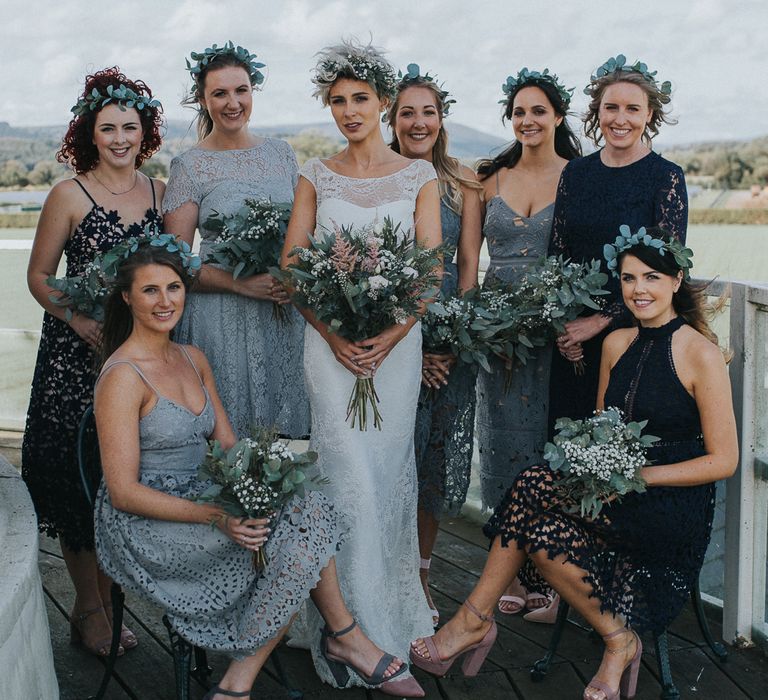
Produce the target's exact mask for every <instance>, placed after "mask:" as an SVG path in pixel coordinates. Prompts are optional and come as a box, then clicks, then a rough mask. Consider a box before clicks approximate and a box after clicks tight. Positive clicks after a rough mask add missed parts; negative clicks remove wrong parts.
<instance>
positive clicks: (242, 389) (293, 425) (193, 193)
mask: <svg viewBox="0 0 768 700" xmlns="http://www.w3.org/2000/svg"><path fill="white" fill-rule="evenodd" d="M297 172H298V168H297V164H296V157H295V156H294V154H293V151H292V150H291V147H290V146H289V145H288V144H287V143H285V142H284V141H280V140H279V139H265V140H264V141H263V142H262V143H261V144H260V145H258V146H255V147H253V148H247V149H241V150H232V151H208V150H203V149H201V148H193V149H191V150H189V151H187V152H186V153H183V154H182V155H180V156H178V157H176V158H174V159H173V161H172V162H171V173H170V176H169V178H168V187H167V188H166V190H165V197H164V199H163V211H165V212H169V211H173V210H174V209H177V208H178V207H180V206H181V205H182V204H184V203H185V202H189V201H191V202H194V203H195V204H196V205H197V206H198V207H199V216H198V230H199V231H200V236H201V239H202V240H201V245H200V255H201V256H202V258H203V261H205V258H206V256H207V254H208V252H209V251H210V248H211V245H212V243H213V241H214V240H215V238H216V234H215V233H213V232H212V231H210V230H208V229H206V228H205V226H204V223H205V221H206V220H207V219H208V218H209V217H210V215H211V214H212V213H213V212H214V211H216V212H220V213H222V214H232V213H234V212H235V211H236V210H237V209H238V208H239V207H241V206H242V204H243V201H244V200H245V199H246V197H249V198H255V199H267V198H270V199H271V200H272V201H273V202H290V201H293V189H294V187H295V185H296V182H297V179H298V174H297ZM170 233H173V232H172V231H171V232H170ZM289 315H290V318H291V323H287V324H281V323H279V322H278V321H276V320H275V319H274V318H273V317H272V303H271V302H269V301H261V300H256V299H247V298H245V297H242V296H238V295H236V294H208V293H199V294H196V293H191V294H189V295H188V297H187V303H186V308H185V310H184V316H183V317H182V319H181V321H180V322H179V325H178V326H177V328H176V335H175V340H177V341H178V342H180V343H188V344H190V345H196V346H197V347H199V348H200V349H201V350H202V351H203V352H204V353H205V354H206V356H207V357H208V359H209V360H210V362H211V367H212V368H213V374H214V377H215V379H216V387H217V388H218V391H219V394H220V395H221V400H222V403H223V404H224V408H225V409H226V412H227V415H228V416H229V419H230V421H231V422H232V427H233V428H234V430H235V434H237V435H239V436H244V435H247V434H248V433H249V432H250V428H251V425H253V424H255V423H259V424H262V425H267V426H275V427H277V429H278V431H279V432H280V433H282V434H284V435H290V436H291V437H302V436H305V435H307V434H308V433H309V401H308V399H307V395H306V392H305V389H304V371H303V354H304V351H303V348H304V319H303V318H302V317H301V315H300V314H299V313H298V312H297V311H295V310H294V309H290V310H289Z"/></svg>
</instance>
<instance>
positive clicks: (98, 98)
mask: <svg viewBox="0 0 768 700" xmlns="http://www.w3.org/2000/svg"><path fill="white" fill-rule="evenodd" d="M108 104H116V105H117V106H118V107H119V108H120V111H121V112H125V110H126V109H130V108H136V109H138V110H139V111H141V110H142V109H144V108H145V107H152V108H154V109H160V108H161V107H162V105H161V104H160V101H159V100H153V99H152V98H151V97H149V96H148V95H140V94H139V93H137V92H134V91H133V90H131V88H129V87H128V86H127V85H123V84H122V83H120V85H119V86H118V87H115V86H114V85H107V93H106V94H105V95H104V94H102V93H101V92H99V89H98V88H93V90H91V91H90V92H88V93H86V94H85V95H83V97H81V98H80V99H79V100H78V101H77V104H76V105H75V106H74V107H72V109H71V110H70V111H71V112H72V114H74V115H75V116H78V117H80V116H83V115H84V114H88V112H93V111H94V110H96V109H100V108H102V107H106V106H107V105H108Z"/></svg>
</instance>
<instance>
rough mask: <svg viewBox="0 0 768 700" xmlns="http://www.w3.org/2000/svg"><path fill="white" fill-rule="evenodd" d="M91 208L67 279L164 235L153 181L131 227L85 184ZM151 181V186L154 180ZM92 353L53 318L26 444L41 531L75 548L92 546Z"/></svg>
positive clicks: (47, 323)
mask: <svg viewBox="0 0 768 700" xmlns="http://www.w3.org/2000/svg"><path fill="white" fill-rule="evenodd" d="M75 182H76V183H77V184H78V185H79V186H80V188H81V189H82V190H83V192H84V193H85V194H86V196H87V197H88V199H90V200H91V202H92V203H93V207H92V208H91V210H90V211H89V212H88V213H87V214H86V215H85V217H84V218H83V220H82V221H81V222H80V224H79V225H78V226H77V228H76V229H75V231H74V233H73V234H72V235H71V236H70V238H69V240H68V241H67V243H66V245H65V246H64V254H65V256H66V259H67V277H72V276H75V275H79V274H81V273H82V272H83V270H84V269H85V267H86V266H87V265H88V263H90V262H93V259H94V258H95V257H96V255H98V254H99V253H103V252H106V251H107V250H109V249H110V248H112V247H114V246H115V245H117V244H118V243H120V242H122V241H123V240H125V239H126V238H130V237H131V236H137V235H139V234H141V233H142V232H143V231H144V227H145V226H154V227H155V228H156V229H157V230H158V231H161V230H162V226H163V220H162V217H161V216H160V212H159V211H158V210H157V208H156V202H155V187H154V184H152V206H151V207H150V208H149V209H147V211H146V213H145V214H144V218H143V219H142V220H141V221H139V222H137V223H133V224H130V225H128V226H126V225H124V224H123V222H122V221H121V220H120V216H119V215H118V213H117V212H116V211H107V210H105V209H104V208H103V207H101V206H100V205H98V204H97V203H96V201H95V200H94V199H93V197H91V195H90V194H89V193H88V191H87V190H86V189H85V187H83V185H82V184H81V183H80V182H79V181H78V180H75ZM150 183H152V181H151V180H150ZM95 379H96V377H95V374H94V356H93V351H92V350H91V348H90V347H89V346H88V344H87V343H86V342H85V341H84V340H82V339H81V338H80V336H79V335H77V333H75V331H73V330H72V328H70V326H69V325H68V324H67V323H65V322H64V321H61V320H59V319H58V318H56V317H54V316H51V315H50V314H48V313H46V314H44V315H43V330H42V335H41V337H40V345H39V346H38V351H37V361H36V363H35V372H34V376H33V378H32V391H31V394H30V399H29V409H28V411H27V423H26V427H25V429H24V441H23V443H22V447H21V472H22V476H23V477H24V481H25V482H26V484H27V488H28V489H29V493H30V495H31V496H32V501H33V502H34V504H35V510H36V511H37V518H38V523H39V526H40V531H41V532H44V533H45V534H47V535H48V536H50V537H56V536H57V535H59V536H60V537H61V539H62V540H63V542H64V544H65V545H66V546H67V547H68V548H69V549H71V550H73V551H79V550H81V549H89V550H92V549H93V546H94V545H93V510H92V509H91V506H90V504H89V503H88V500H87V499H86V497H85V494H84V492H83V489H82V487H81V484H80V471H79V469H78V466H77V453H76V445H77V429H78V426H79V424H80V419H81V418H82V415H83V413H84V412H85V409H86V408H87V407H88V406H89V405H90V404H91V403H93V385H94V381H95Z"/></svg>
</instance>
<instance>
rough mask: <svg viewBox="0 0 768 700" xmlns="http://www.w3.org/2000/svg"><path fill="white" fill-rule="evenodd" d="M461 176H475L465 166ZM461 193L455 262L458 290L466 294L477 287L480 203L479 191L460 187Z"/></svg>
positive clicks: (480, 233) (480, 235)
mask: <svg viewBox="0 0 768 700" xmlns="http://www.w3.org/2000/svg"><path fill="white" fill-rule="evenodd" d="M462 176H463V177H466V178H468V179H473V180H474V179H475V174H474V173H473V172H472V171H471V170H470V169H469V168H467V167H465V166H462ZM461 192H462V197H463V204H462V207H461V233H460V235H459V250H458V253H457V257H456V260H457V263H458V268H459V289H460V290H461V291H462V292H466V291H469V290H470V289H473V288H474V287H477V270H478V267H479V266H480V247H481V246H482V244H483V226H482V214H481V210H482V202H481V199H480V193H481V190H475V189H472V188H469V187H466V186H462V188H461Z"/></svg>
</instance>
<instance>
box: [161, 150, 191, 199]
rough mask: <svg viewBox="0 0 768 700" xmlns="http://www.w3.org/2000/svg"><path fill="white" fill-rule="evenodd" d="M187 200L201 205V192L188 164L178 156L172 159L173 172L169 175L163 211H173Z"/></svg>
mask: <svg viewBox="0 0 768 700" xmlns="http://www.w3.org/2000/svg"><path fill="white" fill-rule="evenodd" d="M186 202H194V203H195V204H197V205H198V206H199V204H200V193H199V190H198V187H197V183H195V181H194V180H193V179H192V176H191V175H190V173H189V170H187V166H186V165H185V164H184V162H183V161H182V159H181V157H179V156H177V157H176V158H174V159H173V160H172V161H171V172H170V174H169V175H168V184H167V185H166V186H165V196H164V197H163V211H164V212H169V211H173V210H174V209H178V208H179V207H180V206H181V205H182V204H185V203H186Z"/></svg>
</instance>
